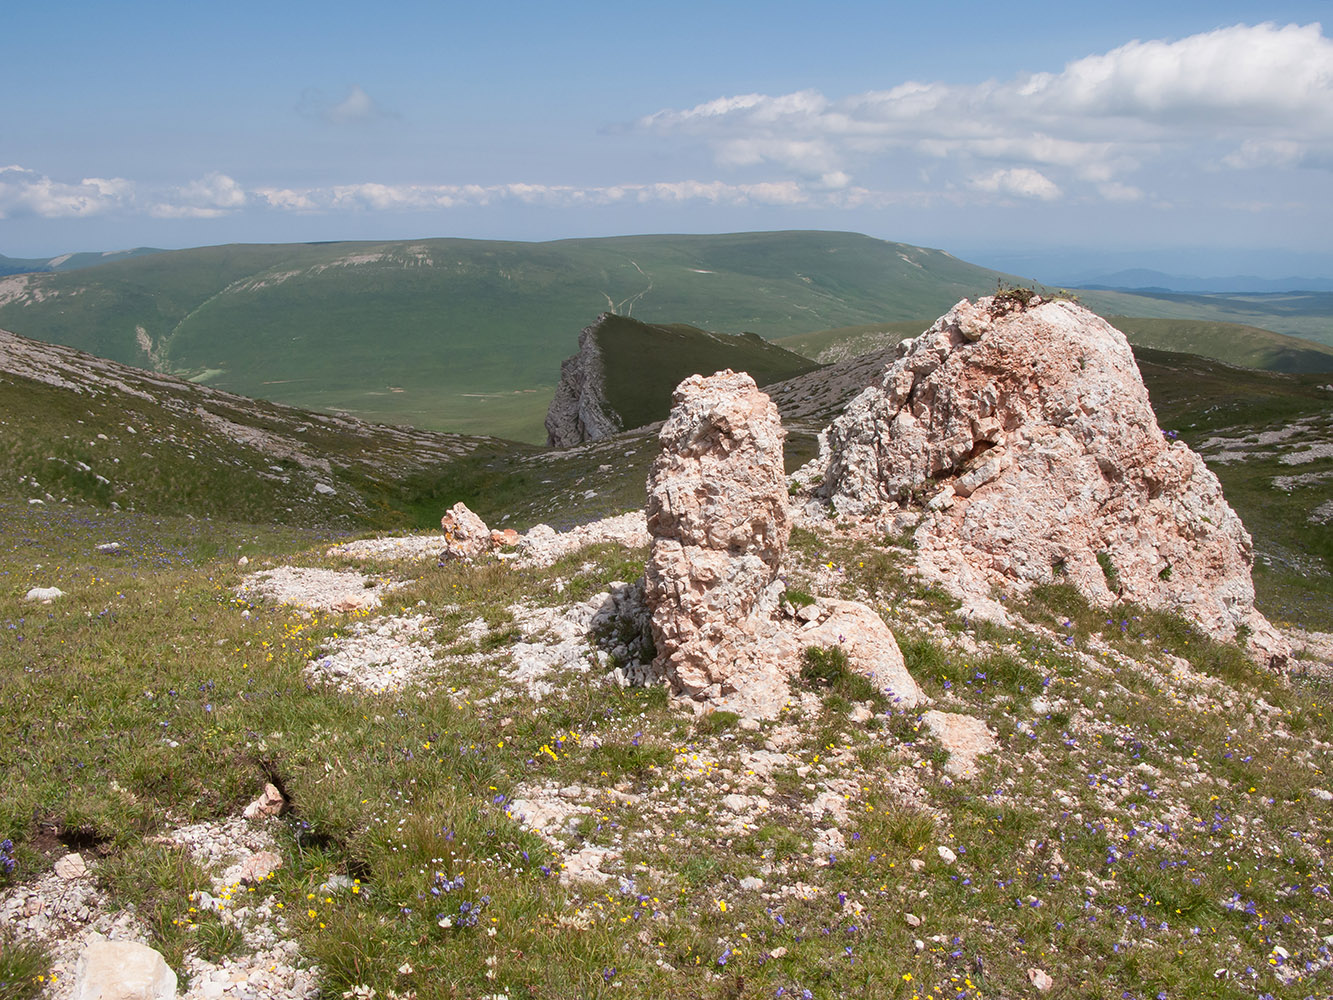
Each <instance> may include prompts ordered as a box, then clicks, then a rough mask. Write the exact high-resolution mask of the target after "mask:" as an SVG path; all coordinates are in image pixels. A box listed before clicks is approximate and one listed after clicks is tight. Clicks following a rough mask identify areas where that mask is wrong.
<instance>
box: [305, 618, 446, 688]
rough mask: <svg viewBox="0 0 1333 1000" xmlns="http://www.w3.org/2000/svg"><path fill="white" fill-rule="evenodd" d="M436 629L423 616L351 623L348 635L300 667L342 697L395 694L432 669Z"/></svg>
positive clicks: (433, 623)
mask: <svg viewBox="0 0 1333 1000" xmlns="http://www.w3.org/2000/svg"><path fill="white" fill-rule="evenodd" d="M437 625H438V623H437V622H436V621H435V619H434V618H432V617H430V615H425V614H414V615H403V616H390V617H387V618H376V619H367V620H364V621H355V622H353V623H352V624H351V627H350V629H349V630H348V631H349V633H350V634H348V635H343V636H339V637H337V638H335V639H333V640H331V641H330V642H329V643H328V645H327V647H326V648H325V650H324V651H323V652H324V655H323V656H321V657H319V658H318V659H315V660H311V661H310V662H309V663H308V664H306V673H308V674H309V675H310V676H311V677H313V678H315V679H317V680H323V681H327V682H329V683H331V684H334V685H336V686H337V687H338V688H340V689H341V690H344V691H349V690H352V689H353V688H361V689H362V690H365V691H373V692H377V693H378V692H381V691H397V690H399V689H400V688H402V687H403V686H404V685H406V684H407V683H408V682H409V681H411V680H413V679H414V678H416V677H418V676H419V675H421V674H423V673H424V672H425V671H427V670H428V669H429V668H430V667H431V666H433V665H434V663H435V656H436V654H437V653H438V651H439V647H438V646H436V644H435V643H434V642H433V641H432V640H431V633H432V632H433V630H434V629H435V628H436V626H437Z"/></svg>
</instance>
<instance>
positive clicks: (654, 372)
mask: <svg viewBox="0 0 1333 1000" xmlns="http://www.w3.org/2000/svg"><path fill="white" fill-rule="evenodd" d="M596 336H597V346H598V347H599V349H600V350H601V354H602V366H603V370H604V372H605V380H606V401H607V403H608V404H610V407H611V409H612V410H614V411H615V412H616V413H618V414H619V415H620V418H621V426H623V427H641V426H642V425H644V424H649V423H652V422H653V421H654V420H665V419H666V416H667V414H668V413H669V412H670V410H671V394H672V392H673V391H674V390H675V388H676V386H677V385H679V384H680V381H681V380H682V379H684V378H687V377H688V376H690V375H695V374H702V375H711V374H712V373H713V372H716V371H721V370H722V369H724V368H730V369H732V370H733V371H738V372H749V373H750V375H751V377H753V378H754V380H755V382H757V383H758V384H759V385H768V384H769V383H770V382H777V381H780V380H782V379H787V378H792V377H793V376H796V375H801V374H804V373H805V372H808V371H813V370H814V369H816V368H818V367H819V366H818V365H817V364H815V363H814V362H812V361H810V359H809V358H804V357H801V356H800V355H799V354H794V353H792V352H791V351H787V350H783V349H782V348H781V347H777V346H775V345H773V344H770V343H768V342H767V341H765V340H763V339H761V338H760V337H758V336H756V335H755V334H752V333H751V334H742V335H741V336H731V335H727V334H716V333H710V332H708V331H707V330H700V329H698V328H696V327H693V326H686V325H684V324H679V323H676V324H669V325H657V324H648V323H641V322H639V321H638V320H633V319H629V318H627V317H622V316H608V317H606V318H605V320H604V321H603V322H601V323H600V324H599V325H598V327H597V333H596Z"/></svg>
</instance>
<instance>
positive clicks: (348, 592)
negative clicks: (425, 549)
mask: <svg viewBox="0 0 1333 1000" xmlns="http://www.w3.org/2000/svg"><path fill="white" fill-rule="evenodd" d="M399 586H401V584H394V583H391V582H389V581H386V580H380V581H376V580H372V579H371V578H370V577H367V576H362V575H361V574H360V573H353V572H348V571H341V570H332V569H309V568H305V567H301V566H281V567H279V568H278V569H266V570H261V571H260V572H258V573H251V574H250V575H249V576H247V577H246V578H245V579H244V580H243V581H241V585H240V586H239V587H238V588H237V590H236V594H237V596H238V597H241V598H243V599H245V600H255V599H257V598H268V599H269V600H273V601H277V602H278V603H280V604H289V605H292V606H293V607H298V608H310V609H311V610H314V611H360V610H367V609H373V608H378V607H379V606H380V600H381V598H382V597H383V595H384V594H386V593H388V592H389V591H391V590H394V589H396V588H397V587H399Z"/></svg>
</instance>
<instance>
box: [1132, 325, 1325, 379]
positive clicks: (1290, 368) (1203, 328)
mask: <svg viewBox="0 0 1333 1000" xmlns="http://www.w3.org/2000/svg"><path fill="white" fill-rule="evenodd" d="M1106 318H1107V321H1108V322H1110V324H1111V325H1112V326H1114V327H1115V328H1116V329H1118V330H1120V331H1122V332H1123V333H1124V334H1125V336H1126V337H1128V338H1129V342H1130V343H1131V344H1133V345H1134V346H1135V347H1148V348H1155V349H1157V350H1163V351H1172V352H1174V353H1176V354H1196V355H1199V356H1201V357H1205V358H1213V359H1215V360H1217V361H1223V362H1225V363H1227V364H1231V365H1239V366H1241V367H1242V368H1259V369H1263V370H1265V371H1274V372H1327V371H1333V346H1325V345H1324V344H1320V343H1316V342H1314V341H1311V340H1305V339H1302V338H1300V337H1292V336H1287V335H1286V334H1281V333H1274V332H1272V331H1271V330H1261V329H1259V328H1258V327H1253V326H1243V325H1240V324H1237V323H1217V322H1211V321H1208V320H1197V319H1196V320H1182V319H1148V318H1144V317H1139V316H1107V317H1106Z"/></svg>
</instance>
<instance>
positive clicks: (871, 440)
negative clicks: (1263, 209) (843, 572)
mask: <svg viewBox="0 0 1333 1000" xmlns="http://www.w3.org/2000/svg"><path fill="white" fill-rule="evenodd" d="M821 445H822V447H821V457H820V460H819V463H820V466H821V467H822V468H821V471H822V472H823V475H824V482H823V485H822V486H821V487H820V489H819V492H820V493H821V494H822V495H823V496H825V497H827V498H828V499H830V500H831V501H832V502H833V504H834V506H835V507H836V509H837V510H838V511H839V512H840V513H850V514H854V515H862V516H866V517H873V516H877V514H878V513H879V512H881V511H882V510H883V509H884V508H885V506H886V505H887V504H889V503H891V502H895V501H896V502H909V501H921V502H924V503H925V507H926V516H925V518H924V519H923V520H922V522H921V525H920V527H919V528H918V529H917V532H916V543H917V547H918V564H919V566H920V567H921V569H922V570H923V571H925V572H926V573H928V574H929V575H933V576H936V577H938V578H941V579H943V580H944V581H946V583H948V584H949V585H950V586H951V587H952V588H953V589H954V590H955V591H958V592H961V593H962V594H963V595H964V596H976V597H979V598H982V599H984V597H985V596H986V595H988V594H989V593H991V592H993V590H994V589H996V588H999V589H1001V590H1007V589H1018V590H1024V589H1026V588H1027V587H1030V586H1031V585H1033V584H1037V583H1044V582H1051V581H1054V580H1068V581H1069V582H1071V583H1072V584H1073V585H1074V586H1075V587H1077V588H1078V589H1079V591H1081V592H1082V593H1083V594H1084V595H1085V596H1086V597H1088V598H1089V599H1090V600H1092V601H1094V602H1097V603H1102V604H1108V603H1111V602H1112V601H1114V600H1116V599H1117V598H1123V599H1125V600H1129V601H1134V602H1138V603H1140V604H1144V605H1148V606H1151V607H1157V608H1170V609H1175V610H1178V611H1180V612H1182V613H1183V614H1184V615H1185V616H1187V617H1188V618H1190V619H1191V620H1193V621H1194V622H1196V623H1197V624H1198V625H1199V626H1200V627H1201V628H1203V629H1204V630H1205V631H1206V632H1208V633H1209V634H1210V635H1213V636H1215V637H1218V638H1223V639H1230V638H1233V637H1236V636H1237V635H1238V630H1239V635H1241V636H1242V637H1246V638H1247V640H1248V643H1249V645H1250V649H1251V652H1252V653H1253V654H1254V655H1255V656H1256V658H1259V659H1260V660H1262V661H1265V662H1270V663H1272V664H1273V665H1277V664H1279V663H1280V662H1282V661H1284V660H1285V658H1286V656H1287V655H1288V653H1289V649H1288V647H1287V644H1286V642H1285V641H1284V640H1283V639H1282V637H1281V636H1280V635H1278V634H1277V633H1276V631H1275V630H1274V629H1273V628H1272V626H1271V625H1270V624H1269V623H1268V621H1267V619H1265V618H1264V617H1263V615H1261V614H1260V613H1259V612H1258V611H1256V610H1255V608H1254V587H1253V583H1252V581H1251V578H1250V568H1251V565H1252V563H1253V552H1252V546H1251V541H1250V536H1249V534H1248V533H1247V532H1246V531H1245V528H1244V526H1243V525H1242V524H1241V522H1240V518H1239V517H1237V516H1236V514H1235V512H1234V511H1233V510H1232V509H1231V508H1230V507H1229V506H1228V505H1227V502H1226V500H1225V498H1224V497H1223V496H1222V488H1221V485H1220V484H1219V483H1218V480H1217V477H1216V476H1215V475H1213V473H1212V472H1210V471H1209V470H1208V468H1207V467H1206V466H1205V465H1204V463H1203V461H1202V460H1201V459H1200V458H1199V457H1198V456H1197V455H1196V454H1195V453H1194V452H1192V451H1191V450H1190V449H1189V448H1188V447H1187V446H1186V445H1185V444H1184V443H1183V442H1181V441H1173V440H1168V439H1167V438H1166V437H1165V436H1164V435H1163V433H1162V430H1161V428H1159V427H1158V425H1157V418H1156V416H1155V414H1154V413H1153V410H1152V407H1151V405H1150V404H1149V401H1148V393H1147V390H1146V389H1145V387H1144V385H1143V380H1142V378H1141V376H1140V375H1139V371H1138V366H1137V365H1136V364H1135V362H1134V355H1133V354H1132V353H1131V351H1130V347H1129V343H1128V341H1127V340H1126V339H1125V336H1124V334H1122V333H1120V331H1118V330H1116V329H1115V328H1113V327H1112V326H1110V325H1109V324H1108V323H1106V322H1105V321H1104V320H1102V319H1101V318H1099V317H1098V316H1095V315H1094V314H1092V313H1091V312H1089V311H1088V310H1086V309H1083V308H1081V307H1080V306H1078V305H1075V304H1074V303H1072V302H1068V301H1053V302H1042V301H1040V300H1039V299H1033V300H1032V301H1031V303H1029V304H1025V303H1023V302H1022V301H1021V300H1020V299H1019V298H1018V297H1016V296H997V297H995V298H983V299H981V300H979V301H978V302H977V303H976V304H975V305H974V304H972V303H969V302H968V301H967V300H963V301H962V302H960V303H959V304H958V305H956V306H955V307H954V308H953V309H952V310H951V311H950V312H949V313H948V314H946V315H945V316H943V317H942V318H940V319H939V320H938V321H937V322H936V323H935V325H934V326H932V327H931V328H930V329H929V330H927V331H926V332H925V333H923V334H922V335H921V336H920V337H917V338H916V339H915V340H914V341H906V342H904V344H903V345H900V348H899V357H898V359H897V361H895V362H894V363H893V364H892V365H891V366H889V368H888V369H886V371H885V372H884V374H883V375H882V376H881V377H880V378H879V379H878V380H877V381H876V382H875V383H873V384H872V385H871V386H870V387H869V388H867V389H866V390H865V391H863V392H862V393H861V394H860V395H859V396H858V397H856V399H854V400H853V401H852V402H851V403H850V404H849V405H848V407H847V409H846V410H845V411H844V413H843V415H842V416H840V417H839V418H838V419H837V420H835V421H834V422H833V424H832V425H830V426H829V427H828V428H827V429H826V431H825V432H824V435H823V437H822V440H821Z"/></svg>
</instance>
